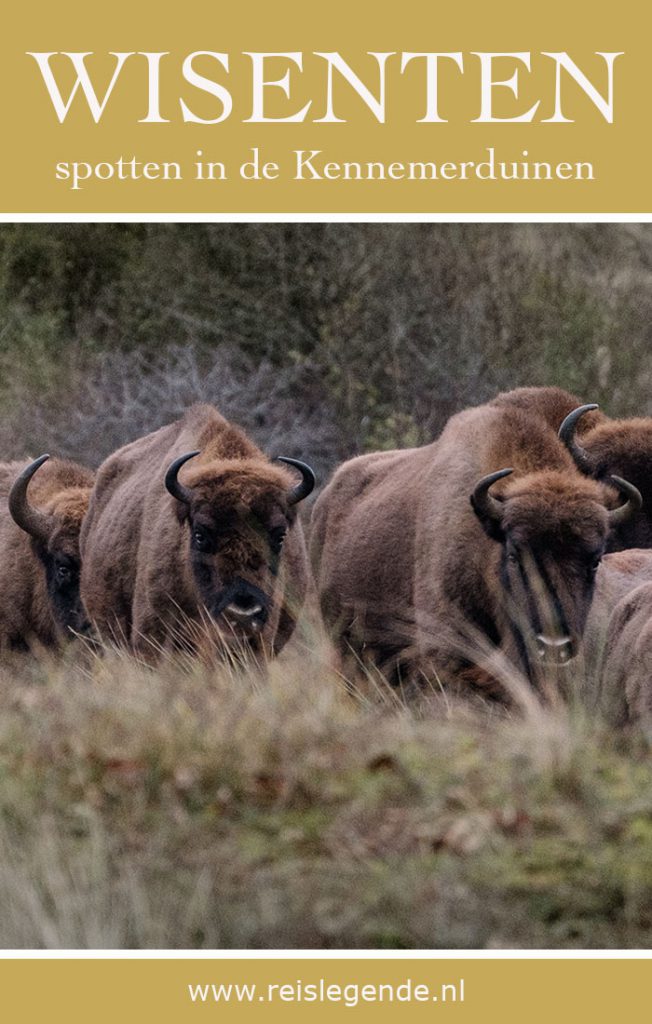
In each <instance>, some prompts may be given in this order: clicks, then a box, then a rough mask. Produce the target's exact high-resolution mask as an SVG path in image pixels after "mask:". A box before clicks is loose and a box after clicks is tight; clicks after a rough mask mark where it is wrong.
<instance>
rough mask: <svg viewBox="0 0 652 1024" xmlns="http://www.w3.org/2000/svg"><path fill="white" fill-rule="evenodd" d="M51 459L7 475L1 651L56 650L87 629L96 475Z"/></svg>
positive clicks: (1, 540)
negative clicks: (83, 542) (82, 536)
mask: <svg viewBox="0 0 652 1024" xmlns="http://www.w3.org/2000/svg"><path fill="white" fill-rule="evenodd" d="M48 459H49V456H47V455H43V456H41V458H39V459H37V460H36V461H35V462H32V463H29V464H28V465H27V466H25V465H24V464H21V463H7V464H5V465H3V466H1V467H0V491H2V493H3V494H4V495H5V497H6V501H7V504H6V505H4V502H3V505H2V507H3V508H4V509H5V511H4V512H3V514H2V516H0V548H1V549H2V552H3V557H2V559H1V563H0V587H1V588H2V593H3V595H4V600H3V603H2V607H1V608H0V649H2V650H8V649H12V650H22V651H25V650H28V649H30V648H31V647H32V646H34V645H36V646H41V647H51V646H54V645H56V644H59V643H60V642H61V641H62V640H64V639H66V638H69V637H71V636H72V635H73V633H84V632H86V630H87V627H88V620H87V617H86V613H85V610H84V608H83V605H82V602H81V598H80V594H79V573H80V556H79V532H80V529H81V525H82V521H83V517H84V515H85V512H86V509H87V507H88V500H89V496H90V490H91V486H92V483H93V474H92V473H91V472H90V471H89V470H86V469H84V468H83V467H82V466H78V465H76V464H74V463H72V462H62V461H61V460H59V459H52V460H50V461H48ZM32 478H34V479H33V482H31V483H30V481H32Z"/></svg>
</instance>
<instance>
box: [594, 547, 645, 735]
mask: <svg viewBox="0 0 652 1024" xmlns="http://www.w3.org/2000/svg"><path fill="white" fill-rule="evenodd" d="M585 653H586V684H585V689H586V692H587V697H588V698H589V702H590V704H591V705H592V707H593V708H594V709H595V708H598V709H599V710H600V712H601V714H602V715H603V716H604V717H605V718H607V719H608V720H609V721H611V722H612V723H613V724H616V725H626V724H628V723H630V722H642V723H644V724H645V725H647V726H648V727H649V726H651V725H652V552H651V551H647V550H643V551H642V550H639V549H632V550H629V551H617V552H615V553H614V554H609V555H606V556H605V558H604V559H603V562H602V565H601V566H600V571H599V573H598V578H597V584H596V592H595V598H594V600H593V605H592V607H591V612H590V615H589V619H588V622H587V626H586V633H585Z"/></svg>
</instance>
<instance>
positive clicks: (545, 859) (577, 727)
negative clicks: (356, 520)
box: [0, 641, 652, 948]
mask: <svg viewBox="0 0 652 1024" xmlns="http://www.w3.org/2000/svg"><path fill="white" fill-rule="evenodd" d="M327 666H328V657H327V652H326V651H325V650H324V649H323V648H322V647H321V646H320V644H319V643H318V642H315V641H311V642H310V643H309V644H306V645H305V647H304V648H297V649H295V651H294V653H292V654H287V655H284V656H283V657H282V658H281V659H279V660H278V661H277V662H275V663H274V664H272V665H271V666H270V668H269V671H268V672H267V673H266V675H265V676H264V677H263V675H262V674H261V673H254V672H251V671H250V672H248V673H244V672H242V671H240V672H238V671H237V670H236V669H233V668H231V669H226V668H225V669H222V670H219V671H215V670H208V669H206V668H202V666H201V665H199V664H197V663H194V662H192V661H189V660H187V659H186V660H180V661H179V662H177V663H171V662H167V663H165V664H164V665H163V666H162V667H161V668H160V669H158V670H154V669H151V668H147V667H144V666H141V665H139V664H138V663H136V662H135V661H134V660H133V659H131V658H129V657H127V656H125V655H120V654H118V653H116V652H105V653H104V655H103V656H102V657H96V656H93V655H91V654H84V656H83V657H80V652H79V650H77V651H73V650H71V651H70V652H69V656H68V657H67V658H65V659H64V660H62V661H50V662H48V661H47V660H31V661H22V662H17V663H16V666H15V668H14V669H13V670H9V669H6V668H5V669H4V670H2V673H1V674H0V945H2V946H3V947H28V948H30V947H53V948H58V947H75V948H80V947H81V948H83V947H95V948H101V947H127V948H132V947H150V948H157V947H211V948H218V947H238V948H253V947H348V946H362V947H439V948H443V947H505V946H507V947H511V946H517V947H520V946H552V947H572V946H577V947H637V946H645V947H649V946H650V939H651V937H652V764H651V763H650V759H649V752H648V748H647V745H646V742H645V738H644V737H642V736H641V735H633V734H632V735H622V734H621V735H616V734H614V733H613V732H610V731H609V730H608V729H607V727H606V726H603V725H601V724H600V723H598V722H596V721H595V719H589V718H588V716H587V715H586V714H585V713H583V711H582V709H581V708H580V707H577V708H574V709H572V710H571V709H568V708H563V707H558V708H556V709H555V710H554V711H550V710H548V711H545V710H543V709H541V708H540V707H539V706H538V705H536V704H533V703H532V702H530V703H529V705H528V709H527V710H526V712H525V713H524V714H521V715H516V714H513V715H508V714H506V713H499V712H497V711H495V710H494V711H491V710H490V709H488V708H484V709H481V710H478V709H475V710H474V709H472V708H470V707H468V706H464V705H455V704H451V702H450V700H444V699H443V698H441V697H439V698H437V697H436V696H433V697H432V699H429V700H428V701H426V702H424V703H422V704H421V705H419V706H418V707H417V706H412V707H410V708H408V707H405V706H403V705H402V703H401V701H400V699H397V698H396V696H395V695H387V694H383V691H382V687H381V684H379V683H378V682H375V683H374V685H373V686H372V687H370V688H371V689H375V691H376V692H375V693H374V695H373V696H371V697H368V698H363V697H358V698H356V697H354V696H351V695H350V694H349V693H348V692H347V688H346V687H345V686H344V684H343V682H342V681H341V680H340V679H338V678H337V676H336V675H335V674H334V673H333V672H332V671H331V670H329V668H328V667H327ZM370 688H368V689H370ZM385 698H386V699H385Z"/></svg>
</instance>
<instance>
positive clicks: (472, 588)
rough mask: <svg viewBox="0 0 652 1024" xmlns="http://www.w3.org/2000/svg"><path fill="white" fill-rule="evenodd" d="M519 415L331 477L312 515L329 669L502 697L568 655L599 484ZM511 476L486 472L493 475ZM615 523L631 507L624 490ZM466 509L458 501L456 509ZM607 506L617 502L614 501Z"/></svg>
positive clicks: (459, 419)
mask: <svg viewBox="0 0 652 1024" xmlns="http://www.w3.org/2000/svg"><path fill="white" fill-rule="evenodd" d="M558 426H559V423H557V424H556V425H555V428H554V429H553V428H551V427H550V426H549V425H548V424H547V423H546V422H545V419H544V418H543V417H542V416H539V417H532V416H531V415H530V414H529V412H528V409H527V403H525V404H520V403H519V402H518V401H516V402H513V403H503V404H500V403H498V404H490V405H487V406H481V407H479V408H477V409H470V410H467V411H465V412H463V413H460V414H458V415H457V416H454V417H453V418H452V419H451V420H450V421H449V423H448V425H447V426H446V428H445V430H444V432H443V433H442V435H441V437H440V438H439V440H438V441H436V442H434V443H433V444H431V445H428V446H426V447H425V448H420V449H412V450H409V451H403V452H400V451H398V452H387V453H375V454H373V455H369V456H362V457H360V458H358V459H354V460H351V462H349V463H347V464H345V465H344V466H343V467H341V468H340V469H339V470H338V471H337V472H336V474H335V476H334V478H333V480H332V481H331V483H330V484H329V486H328V487H327V488H326V489H325V490H324V492H323V494H322V495H321V497H320V498H319V500H318V502H317V504H316V506H315V510H314V517H313V522H314V529H313V539H312V557H313V564H314V567H315V573H316V577H317V586H318V592H319V597H320V603H321V607H322V612H323V615H324V618H325V620H326V622H327V624H328V626H329V628H330V629H331V631H332V633H333V636H334V638H335V640H336V643H337V645H338V647H339V649H340V652H341V654H342V656H343V657H344V658H346V657H347V654H348V653H350V650H351V648H352V649H353V654H354V661H355V662H358V663H359V661H360V660H363V661H365V660H371V661H372V662H373V663H375V664H379V661H380V659H379V657H378V656H377V652H379V651H382V650H387V649H390V650H392V652H393V657H392V661H391V672H392V674H393V677H394V679H395V680H402V681H405V682H407V683H409V685H410V687H412V685H414V684H415V683H416V682H417V681H419V680H425V681H426V682H427V683H428V684H430V685H432V683H433V680H435V681H436V685H440V684H441V683H442V682H443V683H446V684H448V685H451V686H455V687H457V688H460V689H466V688H468V686H469V685H470V686H473V687H479V688H480V689H482V691H483V692H484V693H487V694H491V695H495V696H500V697H501V698H505V697H507V696H508V690H509V681H510V673H511V676H512V677H513V669H514V666H516V667H517V668H518V669H520V670H521V671H522V672H524V673H525V674H526V675H527V676H528V677H529V678H530V681H531V682H532V683H533V684H534V685H542V678H541V677H542V671H541V667H542V662H543V661H544V660H552V661H554V662H555V663H556V665H559V664H560V663H561V664H562V665H563V664H564V663H566V662H567V661H568V660H569V659H570V657H571V656H572V655H573V654H574V653H575V652H576V650H577V648H578V645H579V642H580V639H581V636H582V632H583V629H584V625H585V621H586V615H587V612H588V609H589V607H590V603H591V598H592V593H593V587H594V579H595V573H596V570H597V566H598V565H599V562H600V559H601V557H602V554H603V551H604V549H605V545H606V541H607V537H608V532H609V528H610V521H609V519H610V512H609V509H608V507H607V506H609V505H615V504H616V501H617V497H616V495H615V493H614V491H613V490H612V488H611V487H607V486H603V485H601V484H598V483H596V482H594V481H592V480H589V479H587V478H586V477H584V476H583V475H582V474H581V473H580V472H579V471H578V469H577V468H576V466H575V464H574V462H573V460H572V459H571V457H570V455H569V453H568V452H567V450H566V449H565V447H564V445H563V444H562V443H561V442H560V440H559V439H558V437H557V433H556V430H557V428H558ZM505 465H508V466H514V467H515V468H514V470H512V471H509V472H508V471H506V470H501V469H500V467H501V466H505ZM617 487H618V489H619V490H621V491H622V492H624V494H625V508H626V511H619V512H618V513H617V516H616V518H619V519H620V520H621V521H622V520H623V518H624V517H625V516H626V515H629V514H631V513H632V512H634V511H635V509H636V507H637V506H638V503H639V501H640V495H638V492H636V491H635V489H632V488H630V487H629V486H628V485H627V484H626V483H624V482H620V483H619V484H618V485H617ZM470 498H471V502H470V501H469V499H470ZM621 501H622V498H621Z"/></svg>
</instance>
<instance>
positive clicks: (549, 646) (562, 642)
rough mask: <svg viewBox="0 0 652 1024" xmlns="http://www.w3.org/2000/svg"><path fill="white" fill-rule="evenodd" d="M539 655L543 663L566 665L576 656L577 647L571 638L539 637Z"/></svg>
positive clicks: (540, 635)
mask: <svg viewBox="0 0 652 1024" xmlns="http://www.w3.org/2000/svg"><path fill="white" fill-rule="evenodd" d="M537 654H538V655H539V657H540V658H541V660H542V661H547V662H550V663H552V664H555V665H565V664H566V663H567V662H569V661H571V660H572V658H573V657H574V655H575V645H574V643H573V641H572V640H571V638H570V637H569V636H555V637H551V636H545V635H544V634H543V633H539V635H538V636H537Z"/></svg>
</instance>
